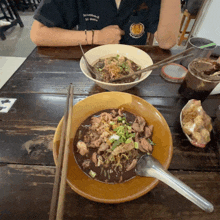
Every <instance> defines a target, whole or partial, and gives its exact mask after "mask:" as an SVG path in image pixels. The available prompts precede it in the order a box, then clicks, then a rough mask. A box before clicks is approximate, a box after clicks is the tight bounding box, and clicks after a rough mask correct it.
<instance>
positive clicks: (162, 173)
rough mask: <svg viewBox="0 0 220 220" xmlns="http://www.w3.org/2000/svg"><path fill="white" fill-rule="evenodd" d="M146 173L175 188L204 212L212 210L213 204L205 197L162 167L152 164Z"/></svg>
mask: <svg viewBox="0 0 220 220" xmlns="http://www.w3.org/2000/svg"><path fill="white" fill-rule="evenodd" d="M148 174H149V176H151V177H155V178H157V179H159V180H161V181H162V182H164V183H166V184H167V185H168V186H170V187H171V188H173V189H174V190H176V191H177V192H178V193H180V194H181V195H183V196H184V197H186V198H187V199H189V200H190V201H191V202H193V203H194V204H196V205H197V206H198V207H200V208H201V209H203V210H204V211H206V212H212V211H213V210H214V207H213V205H212V204H211V203H210V202H209V201H207V200H206V199H205V198H203V197H202V196H200V195H199V194H198V193H197V192H195V191H194V190H193V189H191V188H190V187H189V186H187V185H186V184H185V183H183V182H182V181H180V180H179V179H178V178H176V177H175V176H173V175H172V174H171V173H170V172H168V171H166V170H164V168H163V167H162V166H161V167H158V166H153V167H152V168H150V169H149V170H148Z"/></svg>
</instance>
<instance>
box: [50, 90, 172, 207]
mask: <svg viewBox="0 0 220 220" xmlns="http://www.w3.org/2000/svg"><path fill="white" fill-rule="evenodd" d="M109 109H123V110H124V111H126V112H129V113H131V114H133V115H136V116H139V117H142V118H143V119H144V120H145V121H146V123H147V124H148V125H153V134H152V138H151V139H152V141H153V142H154V143H155V146H154V148H153V151H152V155H153V156H154V157H155V158H156V159H158V160H159V161H160V163H161V164H162V165H163V166H164V168H165V169H168V167H169V165H170V162H171V158H172V154H173V145H172V136H171V132H170V129H169V126H168V124H167V122H166V120H165V119H164V117H163V116H162V114H161V113H160V112H159V111H158V110H157V109H156V108H155V107H154V106H152V105H151V104H150V103H148V102H147V101H145V100H144V99H142V98H140V97H137V96H134V95H131V94H128V93H124V92H103V93H99V94H95V95H92V96H89V97H87V98H85V99H84V100H81V101H79V102H78V103H77V104H76V105H74V107H73V115H72V127H71V137H70V138H71V141H70V146H69V159H68V172H67V183H68V184H69V186H70V187H71V188H72V190H74V191H75V192H76V193H78V194H79V195H81V196H83V197H85V198H87V199H90V200H92V201H96V202H102V203H122V202H126V201H131V200H134V199H136V198H139V197H140V196H142V195H144V194H146V193H147V192H149V191H150V190H152V189H153V188H154V187H155V186H156V185H157V184H158V182H159V180H157V179H154V178H150V177H140V176H134V177H132V178H130V179H128V180H126V181H122V182H117V183H108V182H103V181H100V180H98V179H96V178H93V177H91V176H89V175H88V174H86V173H85V172H84V170H83V169H82V168H81V167H80V166H79V164H78V161H77V157H76V155H75V154H76V151H75V150H74V147H76V146H74V145H76V143H75V142H74V140H75V139H76V136H77V131H78V129H79V128H80V126H81V125H82V124H83V123H84V122H85V120H86V119H88V118H89V117H91V116H92V115H96V114H97V113H99V112H103V111H106V110H109ZM62 124H63V118H62V119H61V120H60V122H59V124H58V126H57V129H56V131H55V135H54V140H53V156H54V161H55V164H56V163H57V158H58V152H59V144H60V137H61V131H62ZM74 143H75V144H74Z"/></svg>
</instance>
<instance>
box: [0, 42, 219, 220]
mask: <svg viewBox="0 0 220 220" xmlns="http://www.w3.org/2000/svg"><path fill="white" fill-rule="evenodd" d="M139 47H140V48H141V49H142V50H144V51H146V52H147V53H148V54H149V55H150V56H151V57H152V59H153V61H154V62H157V61H160V60H162V59H164V58H167V57H168V56H170V55H173V54H176V53H178V52H180V51H178V50H162V49H160V48H159V47H157V46H139ZM84 49H85V51H87V50H89V49H91V46H86V47H84ZM80 58H81V52H80V49H79V47H53V48H52V47H36V48H35V49H34V50H33V52H32V53H31V54H30V55H29V56H28V58H27V59H26V60H25V62H24V63H23V64H22V66H21V67H20V68H19V69H18V70H17V71H16V72H15V74H14V75H13V76H12V77H11V79H10V80H9V81H8V82H7V83H6V84H5V85H4V87H3V88H2V89H1V90H0V97H7V98H16V99H17V101H16V102H15V104H14V105H13V107H12V108H11V110H10V111H9V112H8V113H1V114H0V220H2V219H6V220H7V219H10V220H19V219H23V220H26V219H28V220H29V219H40V220H44V219H48V217H49V209H50V201H51V196H52V188H53V181H54V174H55V165H54V161H53V156H52V140H53V136H54V132H55V129H56V127H57V125H58V123H59V121H60V119H61V118H62V116H63V112H64V108H65V102H66V93H67V89H68V86H69V83H70V82H72V83H73V85H74V93H75V96H74V104H75V103H77V102H78V101H80V100H82V99H84V98H86V97H88V96H90V95H92V94H96V93H100V92H105V90H104V89H102V88H100V87H99V86H97V85H96V84H94V83H93V82H92V81H90V80H89V79H87V78H86V77H85V76H84V75H83V73H82V72H81V70H80V67H79V60H80ZM179 86H180V84H176V83H171V82H167V81H165V80H164V79H163V78H162V77H161V76H160V69H157V70H154V71H153V72H152V74H151V75H150V76H149V77H148V78H147V80H145V81H144V82H142V83H140V84H139V85H137V86H136V87H134V88H132V89H129V90H127V91H125V92H127V93H131V94H134V95H137V96H140V97H141V98H143V99H145V100H146V101H148V102H149V103H151V104H152V105H154V106H155V107H156V108H157V109H158V110H159V111H160V112H161V113H162V115H163V116H164V118H165V119H166V121H167V123H168V125H169V127H170V129H171V132H172V137H173V146H174V153H173V158H172V162H171V164H170V167H169V171H170V172H171V173H173V174H174V175H175V176H176V177H178V178H179V179H181V180H182V181H183V182H185V183H186V184H187V185H189V186H190V187H191V188H193V189H194V190H195V191H197V192H198V193H199V194H201V195H202V196H203V197H205V198H206V199H207V200H209V201H210V202H211V203H212V204H213V205H214V208H215V209H214V212H213V213H206V212H204V211H202V210H201V209H199V208H198V207H197V206H195V205H194V204H193V203H191V202H190V201H188V200H187V199H185V198H184V197H182V196H181V195H180V194H178V193H177V192H175V191H174V190H173V189H171V188H169V187H168V186H167V185H165V184H164V183H161V182H160V183H159V184H158V185H157V186H156V187H155V188H154V189H153V190H151V191H150V192H149V193H147V194H146V195H144V196H142V197H141V198H139V199H136V200H133V201H130V202H126V203H121V204H101V203H97V202H93V201H90V200H87V199H85V198H83V197H81V196H80V195H78V194H76V193H75V192H74V191H72V190H71V189H70V188H69V187H67V192H66V200H65V213H64V219H77V220H78V219H79V220H80V219H83V220H87V219H92V220H100V219H129V220H130V219H132V220H133V219H148V220H151V219H152V220H153V219H158V220H159V219H163V220H168V219H173V220H176V219H187V220H188V219H191V220H197V219H200V220H204V219H214V220H218V219H219V216H220V202H219V197H220V175H219V172H220V164H219V163H220V157H219V141H218V140H217V139H218V137H217V136H215V135H214V134H212V140H211V142H210V143H209V144H208V145H207V146H206V147H205V148H203V149H201V148H196V147H194V146H192V145H191V144H190V143H189V141H188V140H187V139H186V137H185V136H184V134H183V132H182V130H181V127H180V122H179V115H180V111H181V109H182V107H183V106H184V105H185V104H186V100H185V99H183V98H182V97H181V96H180V95H179V94H178V89H179ZM202 105H203V108H204V109H205V111H206V112H207V113H208V114H209V115H210V116H211V117H212V120H213V121H214V120H215V118H216V111H217V108H218V106H219V105H220V95H212V96H209V97H208V98H207V99H206V100H205V101H204V102H203V103H202Z"/></svg>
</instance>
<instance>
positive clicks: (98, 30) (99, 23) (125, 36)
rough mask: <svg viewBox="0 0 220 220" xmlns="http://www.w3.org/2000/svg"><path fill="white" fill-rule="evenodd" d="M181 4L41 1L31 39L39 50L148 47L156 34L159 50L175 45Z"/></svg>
mask: <svg viewBox="0 0 220 220" xmlns="http://www.w3.org/2000/svg"><path fill="white" fill-rule="evenodd" d="M180 10H181V6H180V1H179V0H42V1H41V3H40V4H39V7H38V9H37V10H36V11H35V15H34V19H35V20H34V22H33V25H32V29H31V39H32V41H33V42H34V43H35V44H36V45H38V46H74V45H78V44H79V43H80V44H82V45H86V44H99V45H102V44H117V43H121V44H129V45H144V44H146V40H147V34H148V33H153V34H154V36H155V38H156V40H157V42H158V44H159V46H160V47H161V48H164V49H169V48H171V47H172V46H174V45H175V44H176V41H177V37H178V31H179V26H180Z"/></svg>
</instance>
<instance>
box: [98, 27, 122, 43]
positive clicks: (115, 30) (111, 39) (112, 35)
mask: <svg viewBox="0 0 220 220" xmlns="http://www.w3.org/2000/svg"><path fill="white" fill-rule="evenodd" d="M124 34H125V33H124V31H123V30H121V29H120V28H119V26H118V25H110V26H107V27H105V28H103V29H101V30H100V31H95V35H94V44H118V43H119V41H120V40H121V36H122V35H124Z"/></svg>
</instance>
